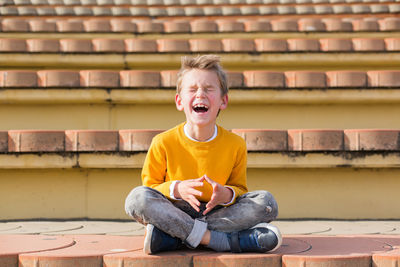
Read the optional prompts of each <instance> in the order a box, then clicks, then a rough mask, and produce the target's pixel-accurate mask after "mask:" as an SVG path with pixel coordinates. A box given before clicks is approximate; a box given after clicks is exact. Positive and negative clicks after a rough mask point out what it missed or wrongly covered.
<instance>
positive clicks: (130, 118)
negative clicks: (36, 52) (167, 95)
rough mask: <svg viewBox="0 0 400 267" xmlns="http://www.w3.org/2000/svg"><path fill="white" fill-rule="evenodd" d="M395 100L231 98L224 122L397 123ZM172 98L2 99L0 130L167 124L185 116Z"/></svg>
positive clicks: (277, 125)
mask: <svg viewBox="0 0 400 267" xmlns="http://www.w3.org/2000/svg"><path fill="white" fill-rule="evenodd" d="M393 114H400V105H399V104H336V105H333V104H332V105H328V104H326V105H307V104H302V105H301V104H280V105H277V104H231V105H230V106H229V107H228V109H227V110H224V111H223V112H221V114H220V117H219V119H218V120H219V123H220V124H221V125H222V126H224V127H226V128H228V129H232V128H268V129H293V128H300V129H306V128H338V129H346V128H347V129H356V128H390V129H393V128H400V116H394V115H393ZM184 119H185V117H184V114H183V113H181V112H178V111H177V110H176V109H175V106H174V105H173V104H170V105H168V104H157V105H151V104H148V105H145V104H131V105H115V106H112V105H107V104H93V105H90V104H75V105H0V121H1V124H0V130H11V129H13V130H17V129H49V130H50V129H113V130H119V129H168V128H171V127H173V126H175V125H177V124H179V123H180V122H182V121H184Z"/></svg>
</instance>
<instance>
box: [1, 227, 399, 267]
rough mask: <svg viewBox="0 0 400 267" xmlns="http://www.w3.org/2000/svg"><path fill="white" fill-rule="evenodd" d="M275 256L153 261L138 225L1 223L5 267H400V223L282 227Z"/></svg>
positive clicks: (186, 253) (187, 253) (184, 256)
mask: <svg viewBox="0 0 400 267" xmlns="http://www.w3.org/2000/svg"><path fill="white" fill-rule="evenodd" d="M274 224H275V225H277V226H278V227H279V228H280V229H281V231H282V233H283V244H282V246H281V248H280V249H278V250H277V251H275V252H274V253H266V254H261V253H240V254H233V253H216V252H214V251H211V250H208V249H206V248H198V249H195V250H190V249H186V250H180V251H175V252H166V253H160V254H157V255H145V254H144V253H143V252H142V248H143V234H144V227H143V226H141V225H140V224H138V223H135V222H108V221H66V222H51V221H33V222H32V221H29V222H23V221H18V222H0V266H1V267H3V266H6V267H14V266H15V267H17V266H23V267H38V266H46V267H53V266H54V267H80V266H84V267H92V266H93V267H95V266H96V267H100V266H106V267H114V266H115V267H122V266H123V267H126V266H155V265H160V266H163V267H164V266H171V267H176V266H179V267H180V266H188V267H189V266H191V267H192V266H195V267H203V266H268V267H281V266H285V267H298V266H315V267H319V266H329V267H347V266H349V267H352V266H357V267H358V266H360V267H363V266H365V267H370V266H374V267H393V266H400V265H399V264H400V221H277V222H275V223H274Z"/></svg>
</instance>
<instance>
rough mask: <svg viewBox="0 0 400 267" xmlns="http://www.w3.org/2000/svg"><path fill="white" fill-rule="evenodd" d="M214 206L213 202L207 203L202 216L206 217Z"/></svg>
mask: <svg viewBox="0 0 400 267" xmlns="http://www.w3.org/2000/svg"><path fill="white" fill-rule="evenodd" d="M215 206H216V203H213V202H211V201H210V202H208V203H207V205H206V209H205V210H204V212H203V215H206V214H207V213H209V212H210V211H211V210H212V209H213V208H214V207H215Z"/></svg>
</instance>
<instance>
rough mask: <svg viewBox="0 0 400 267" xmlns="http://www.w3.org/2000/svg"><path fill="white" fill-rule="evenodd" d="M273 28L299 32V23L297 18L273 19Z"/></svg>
mask: <svg viewBox="0 0 400 267" xmlns="http://www.w3.org/2000/svg"><path fill="white" fill-rule="evenodd" d="M271 25H272V30H273V31H274V32H297V31H298V24H297V21H296V20H292V19H279V20H272V21H271Z"/></svg>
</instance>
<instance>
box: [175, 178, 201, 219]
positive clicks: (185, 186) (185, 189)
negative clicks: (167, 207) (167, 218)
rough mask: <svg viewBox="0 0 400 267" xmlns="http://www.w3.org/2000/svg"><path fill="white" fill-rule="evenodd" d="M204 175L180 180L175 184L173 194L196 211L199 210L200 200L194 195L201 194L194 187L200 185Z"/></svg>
mask: <svg viewBox="0 0 400 267" xmlns="http://www.w3.org/2000/svg"><path fill="white" fill-rule="evenodd" d="M204 179H205V177H204V176H203V177H200V178H197V179H191V180H185V181H180V182H178V183H177V184H176V185H175V189H174V196H175V197H176V198H180V199H183V200H185V201H186V202H188V203H189V204H190V206H192V208H193V209H195V210H196V211H197V212H199V211H200V208H199V207H200V201H199V200H198V199H197V198H196V196H199V197H201V195H202V194H203V193H202V192H201V191H199V190H197V189H195V188H196V187H202V186H203V184H204V183H203V181H204Z"/></svg>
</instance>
